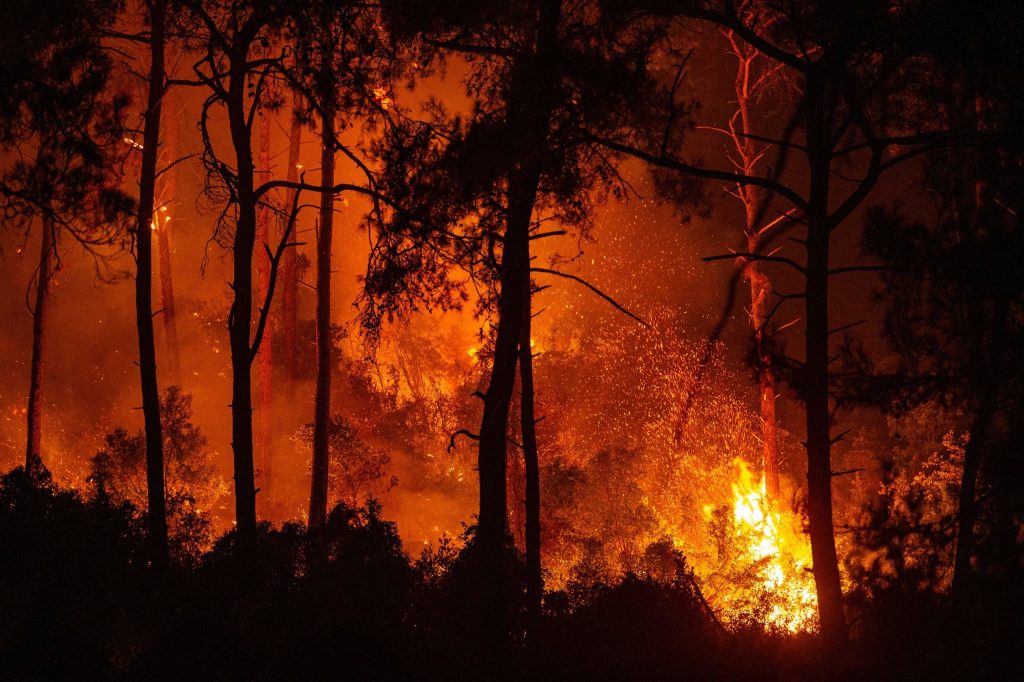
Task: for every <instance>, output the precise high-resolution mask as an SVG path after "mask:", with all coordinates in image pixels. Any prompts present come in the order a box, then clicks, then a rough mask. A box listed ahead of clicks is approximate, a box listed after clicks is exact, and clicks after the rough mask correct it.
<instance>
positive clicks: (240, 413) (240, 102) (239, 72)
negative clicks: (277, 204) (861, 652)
mask: <svg viewBox="0 0 1024 682" xmlns="http://www.w3.org/2000/svg"><path fill="white" fill-rule="evenodd" d="M248 47H249V46H248V45H247V44H243V45H240V46H233V48H232V52H231V53H230V54H229V63H230V67H229V68H230V83H229V86H228V93H227V97H226V98H225V104H226V108H227V113H228V125H229V127H230V130H231V143H232V146H233V147H234V150H235V163H236V169H237V170H236V172H237V187H236V195H237V196H236V201H237V202H238V215H237V220H236V224H235V235H234V242H233V244H232V254H233V263H232V276H233V282H232V285H231V288H232V292H233V298H232V302H231V311H230V313H229V315H228V336H229V338H230V344H231V449H232V454H233V456H234V457H233V459H234V481H235V527H236V529H237V531H238V538H239V546H240V548H241V551H242V552H243V553H245V554H251V553H252V552H253V551H255V546H256V482H255V479H254V472H253V469H254V467H253V440H252V375H251V373H252V362H253V357H252V348H251V346H250V336H251V333H252V293H253V292H252V284H253V282H252V279H253V278H252V259H253V247H254V246H255V243H256V193H255V191H254V188H253V182H254V179H253V173H254V170H255V169H254V165H253V156H252V140H251V138H250V134H249V127H248V125H247V122H246V110H245V96H246V92H247V89H248V83H247V77H246V76H247V74H246V68H245V64H246V62H247V61H248Z"/></svg>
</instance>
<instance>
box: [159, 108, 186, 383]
mask: <svg viewBox="0 0 1024 682" xmlns="http://www.w3.org/2000/svg"><path fill="white" fill-rule="evenodd" d="M165 99H166V95H165ZM160 132H161V135H162V137H163V138H164V139H163V141H162V143H161V147H162V149H161V151H162V152H163V158H164V161H165V163H166V164H167V168H166V169H165V170H164V172H163V173H162V174H161V176H160V181H159V185H160V191H159V196H160V211H159V213H160V215H158V216H156V217H155V218H154V219H155V220H156V221H157V225H156V227H157V230H156V235H157V245H158V247H159V251H158V253H159V263H160V266H159V271H160V303H161V305H160V317H161V319H162V320H163V325H164V350H165V355H166V358H167V376H168V378H169V379H170V383H173V384H178V385H180V384H181V353H180V351H179V347H178V318H177V315H176V313H175V309H174V275H173V267H172V263H171V253H173V248H172V244H171V230H172V229H173V227H172V226H173V222H174V221H172V220H171V217H172V216H171V215H170V211H169V204H170V203H172V202H173V200H174V192H175V183H174V174H175V171H174V168H172V167H170V164H173V163H174V162H175V160H176V158H175V157H176V156H177V141H178V135H177V130H176V125H173V124H172V125H171V126H169V127H165V128H164V129H162V130H161V131H160Z"/></svg>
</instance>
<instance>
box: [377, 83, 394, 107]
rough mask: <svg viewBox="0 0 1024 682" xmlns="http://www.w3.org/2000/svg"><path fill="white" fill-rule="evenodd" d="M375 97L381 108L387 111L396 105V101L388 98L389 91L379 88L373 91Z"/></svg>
mask: <svg viewBox="0 0 1024 682" xmlns="http://www.w3.org/2000/svg"><path fill="white" fill-rule="evenodd" d="M373 97H374V99H376V100H377V102H378V103H379V104H380V108H381V109H383V110H384V111H387V110H388V109H390V108H391V105H392V104H394V100H392V99H391V97H389V96H388V91H387V90H386V89H384V88H381V87H377V88H374V89H373Z"/></svg>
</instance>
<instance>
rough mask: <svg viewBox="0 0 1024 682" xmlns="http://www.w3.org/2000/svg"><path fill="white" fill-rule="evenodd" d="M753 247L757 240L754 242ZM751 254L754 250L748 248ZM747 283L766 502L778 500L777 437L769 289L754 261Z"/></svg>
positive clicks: (748, 272)
mask: <svg viewBox="0 0 1024 682" xmlns="http://www.w3.org/2000/svg"><path fill="white" fill-rule="evenodd" d="M755 244H756V240H755ZM750 248H751V251H752V252H753V250H754V248H755V246H754V245H753V244H751V245H750ZM746 269H747V279H748V280H749V281H750V324H751V325H752V327H753V330H754V344H755V347H756V348H757V360H758V366H757V387H758V394H759V396H760V407H761V459H762V463H763V466H764V478H765V490H766V492H767V494H768V497H769V499H771V500H778V498H779V433H778V420H777V419H776V417H775V396H776V387H775V372H774V371H773V370H772V358H771V351H770V349H769V348H768V334H767V329H766V325H767V321H768V315H767V313H768V310H767V309H768V297H769V296H770V295H771V291H772V285H771V281H770V280H769V279H768V276H767V275H766V274H765V273H764V270H763V269H762V268H761V267H760V264H759V263H758V262H757V261H751V262H749V263H748V264H747V266H746Z"/></svg>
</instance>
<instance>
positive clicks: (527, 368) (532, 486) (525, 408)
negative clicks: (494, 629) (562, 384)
mask: <svg viewBox="0 0 1024 682" xmlns="http://www.w3.org/2000/svg"><path fill="white" fill-rule="evenodd" d="M530 286H531V285H530V278H529V277H527V281H526V305H525V306H524V312H523V330H522V332H521V336H520V339H519V386H520V390H521V391H522V396H521V398H520V401H519V416H520V420H521V425H520V430H521V431H522V436H523V464H524V468H525V471H526V543H525V544H526V607H527V609H528V611H529V613H530V616H531V620H533V621H534V622H536V620H537V619H538V618H539V616H540V613H541V602H542V600H543V597H544V576H543V574H542V572H541V557H540V463H539V459H538V454H537V421H536V418H535V416H534V389H533V349H532V348H531V347H530V340H531V338H532V322H533V311H532V306H531V289H530Z"/></svg>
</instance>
